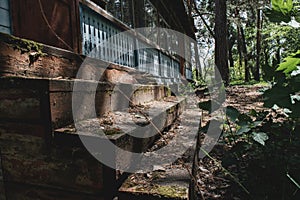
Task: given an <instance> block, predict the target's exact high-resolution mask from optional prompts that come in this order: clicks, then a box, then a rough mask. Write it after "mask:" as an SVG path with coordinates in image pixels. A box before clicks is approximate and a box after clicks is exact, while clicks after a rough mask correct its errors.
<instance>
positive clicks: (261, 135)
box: [252, 132, 269, 145]
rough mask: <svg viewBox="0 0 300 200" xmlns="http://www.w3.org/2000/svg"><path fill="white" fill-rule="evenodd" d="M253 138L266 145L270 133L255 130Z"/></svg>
mask: <svg viewBox="0 0 300 200" xmlns="http://www.w3.org/2000/svg"><path fill="white" fill-rule="evenodd" d="M252 134H253V140H254V141H256V142H258V143H259V144H261V145H265V142H266V141H267V140H268V139H269V137H268V135H267V134H266V133H264V132H253V133H252Z"/></svg>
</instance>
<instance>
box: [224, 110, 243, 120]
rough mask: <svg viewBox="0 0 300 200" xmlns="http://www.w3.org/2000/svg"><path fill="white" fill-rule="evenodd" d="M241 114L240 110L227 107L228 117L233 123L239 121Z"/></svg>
mask: <svg viewBox="0 0 300 200" xmlns="http://www.w3.org/2000/svg"><path fill="white" fill-rule="evenodd" d="M240 114H241V113H240V112H239V111H238V109H236V108H234V107H232V106H227V107H226V115H227V117H229V118H230V120H231V121H233V122H235V120H237V118H238V117H239V116H240Z"/></svg>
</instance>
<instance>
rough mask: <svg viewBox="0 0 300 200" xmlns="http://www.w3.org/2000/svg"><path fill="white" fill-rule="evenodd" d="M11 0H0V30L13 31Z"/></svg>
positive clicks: (3, 31)
mask: <svg viewBox="0 0 300 200" xmlns="http://www.w3.org/2000/svg"><path fill="white" fill-rule="evenodd" d="M9 10H10V8H9V0H1V1H0V32H2V33H8V34H10V33H11V22H10V12H9Z"/></svg>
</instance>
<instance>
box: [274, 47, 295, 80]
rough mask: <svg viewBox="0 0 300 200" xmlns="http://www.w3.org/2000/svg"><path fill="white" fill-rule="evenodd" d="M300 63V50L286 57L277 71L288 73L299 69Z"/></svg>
mask: <svg viewBox="0 0 300 200" xmlns="http://www.w3.org/2000/svg"><path fill="white" fill-rule="evenodd" d="M299 65H300V50H299V51H297V52H296V53H294V54H292V55H290V56H288V57H287V58H285V59H284V62H283V63H281V64H280V65H279V67H278V68H277V71H283V72H284V73H285V74H286V75H288V74H290V73H291V72H292V71H294V70H296V69H297V66H299Z"/></svg>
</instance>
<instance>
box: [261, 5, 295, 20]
mask: <svg viewBox="0 0 300 200" xmlns="http://www.w3.org/2000/svg"><path fill="white" fill-rule="evenodd" d="M292 13H293V1H292V0H272V9H270V8H266V10H265V14H266V15H267V17H268V18H269V20H270V21H271V22H277V23H279V22H282V21H283V22H286V23H288V22H290V21H291V14H292Z"/></svg>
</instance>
